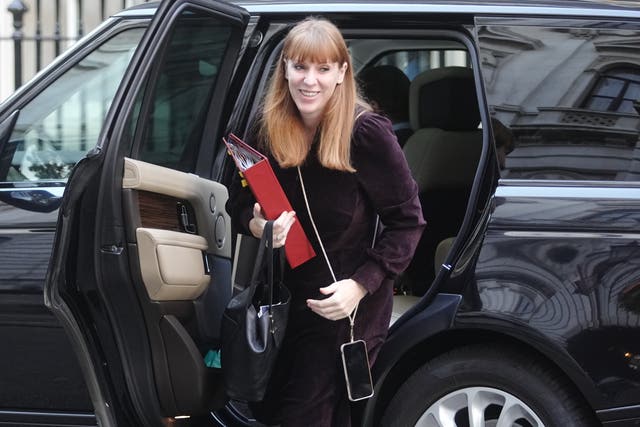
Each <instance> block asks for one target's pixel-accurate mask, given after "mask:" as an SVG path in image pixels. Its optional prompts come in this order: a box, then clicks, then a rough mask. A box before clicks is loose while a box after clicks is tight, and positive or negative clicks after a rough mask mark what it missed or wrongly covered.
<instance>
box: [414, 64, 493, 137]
mask: <svg viewBox="0 0 640 427" xmlns="http://www.w3.org/2000/svg"><path fill="white" fill-rule="evenodd" d="M409 120H410V121H411V127H412V128H413V129H414V130H417V129H422V128H432V127H434V128H440V129H443V130H452V131H467V130H474V129H477V128H478V124H479V123H480V111H479V109H478V98H477V96H476V86H475V82H474V80H473V71H472V70H471V69H470V68H466V67H443V68H434V69H433V70H427V71H425V72H423V73H420V74H418V75H417V76H416V77H415V78H414V79H413V81H412V82H411V87H410V89H409Z"/></svg>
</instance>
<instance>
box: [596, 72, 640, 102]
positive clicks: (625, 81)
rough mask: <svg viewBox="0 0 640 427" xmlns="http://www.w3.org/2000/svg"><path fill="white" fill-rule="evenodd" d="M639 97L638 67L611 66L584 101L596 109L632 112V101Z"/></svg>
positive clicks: (639, 76) (639, 74)
mask: <svg viewBox="0 0 640 427" xmlns="http://www.w3.org/2000/svg"><path fill="white" fill-rule="evenodd" d="M638 99H640V68H635V67H633V68H632V67H625V68H612V69H609V70H607V71H606V72H605V73H603V74H602V75H601V76H600V78H599V79H598V81H597V82H596V84H595V86H594V87H593V90H592V92H591V94H590V95H589V97H588V98H587V100H586V101H585V103H584V107H585V108H588V109H591V110H596V111H615V112H618V113H633V112H634V111H635V110H634V109H633V102H634V101H637V100H638Z"/></svg>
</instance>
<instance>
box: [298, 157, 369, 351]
mask: <svg viewBox="0 0 640 427" xmlns="http://www.w3.org/2000/svg"><path fill="white" fill-rule="evenodd" d="M297 169H298V178H300V185H301V186H302V195H303V196H304V204H305V206H306V207H307V213H308V214H309V219H310V220H311V225H312V226H313V231H314V232H315V234H316V238H317V239H318V243H319V244H320V249H321V250H322V255H324V259H325V261H326V262H327V267H329V271H330V272H331V277H332V278H333V281H334V283H335V282H337V281H338V280H337V279H336V275H335V273H334V272H333V267H332V266H331V262H330V261H329V257H328V256H327V251H326V250H325V249H324V244H322V239H321V238H320V233H318V227H316V222H315V221H314V220H313V214H311V208H310V207H309V199H308V198H307V190H306V188H305V186H304V179H303V178H302V172H301V171H300V166H298V167H297ZM379 223H380V217H379V216H377V217H376V226H375V229H374V232H373V241H372V242H371V247H373V246H374V245H375V243H376V236H377V234H378V224H379ZM358 305H359V303H358V304H356V307H355V308H354V309H353V312H352V313H351V314H350V315H349V335H350V337H351V342H353V341H354V338H353V325H354V324H355V322H356V313H357V312H358Z"/></svg>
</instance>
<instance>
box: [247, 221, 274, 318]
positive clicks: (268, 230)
mask: <svg viewBox="0 0 640 427" xmlns="http://www.w3.org/2000/svg"><path fill="white" fill-rule="evenodd" d="M265 251H266V252H267V254H266V257H267V285H268V287H269V288H268V294H269V316H271V307H272V306H273V221H267V222H266V223H265V225H264V230H263V231H262V238H261V239H260V246H259V247H258V253H257V255H256V264H255V265H254V266H253V273H252V275H251V286H252V287H253V288H255V287H257V286H258V282H259V279H260V277H259V276H260V273H261V272H262V263H263V260H264V257H265ZM252 292H255V290H254V291H252Z"/></svg>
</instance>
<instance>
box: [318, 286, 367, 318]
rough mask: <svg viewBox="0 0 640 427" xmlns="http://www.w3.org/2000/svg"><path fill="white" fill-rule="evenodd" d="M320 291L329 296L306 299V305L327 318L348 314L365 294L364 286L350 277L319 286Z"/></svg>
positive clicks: (341, 316)
mask: <svg viewBox="0 0 640 427" xmlns="http://www.w3.org/2000/svg"><path fill="white" fill-rule="evenodd" d="M320 292H321V293H323V294H324V295H330V297H329V298H326V299H321V300H315V299H308V300H307V306H308V307H309V308H310V309H311V310H312V311H313V312H314V313H316V314H319V315H320V316H322V317H324V318H327V319H329V320H340V319H344V318H345V317H347V316H349V315H350V314H351V313H352V312H353V309H354V308H356V304H358V302H360V300H361V299H362V298H364V296H365V295H366V294H367V290H366V289H365V288H364V286H362V285H361V284H360V283H358V282H356V281H355V280H352V279H345V280H340V281H338V282H335V283H332V284H331V285H329V286H326V287H324V288H320Z"/></svg>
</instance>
